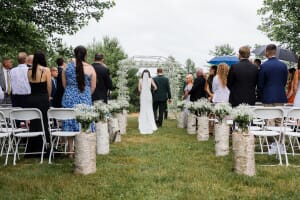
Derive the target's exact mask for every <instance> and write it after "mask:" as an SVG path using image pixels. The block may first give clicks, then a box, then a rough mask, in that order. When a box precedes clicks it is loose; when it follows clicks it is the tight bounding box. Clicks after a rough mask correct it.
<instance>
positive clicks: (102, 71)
mask: <svg viewBox="0 0 300 200" xmlns="http://www.w3.org/2000/svg"><path fill="white" fill-rule="evenodd" d="M92 65H93V67H94V69H95V71H96V74H97V84H96V89H95V91H94V93H93V95H92V101H97V100H103V101H104V102H105V103H107V98H108V91H109V90H111V89H112V81H111V78H110V76H109V69H107V68H106V67H105V66H103V65H102V64H101V63H93V64H92Z"/></svg>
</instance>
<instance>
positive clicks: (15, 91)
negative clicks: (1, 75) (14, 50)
mask: <svg viewBox="0 0 300 200" xmlns="http://www.w3.org/2000/svg"><path fill="white" fill-rule="evenodd" d="M26 58H27V55H26V53H25V52H20V53H19V54H18V63H19V65H18V66H17V67H15V68H13V69H11V70H10V77H11V89H12V106H13V107H22V108H24V107H27V106H28V105H27V103H28V102H27V100H28V96H29V95H30V93H31V88H30V85H29V82H28V75H27V73H28V67H27V65H26Z"/></svg>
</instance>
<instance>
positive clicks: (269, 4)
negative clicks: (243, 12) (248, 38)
mask: <svg viewBox="0 0 300 200" xmlns="http://www.w3.org/2000/svg"><path fill="white" fill-rule="evenodd" d="M257 12H258V14H259V15H261V20H262V21H261V25H260V26H258V29H259V30H261V31H263V32H265V33H266V34H267V36H268V37H269V38H270V39H271V40H275V41H278V42H281V43H282V44H285V45H286V46H287V48H290V49H291V50H293V51H295V52H298V53H300V43H299V41H300V23H299V20H300V1H299V0H285V1H282V0H264V1H263V7H262V8H260V9H259V10H258V11H257Z"/></svg>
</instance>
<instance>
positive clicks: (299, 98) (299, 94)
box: [294, 56, 300, 107]
mask: <svg viewBox="0 0 300 200" xmlns="http://www.w3.org/2000/svg"><path fill="white" fill-rule="evenodd" d="M299 78H300V56H299V57H298V66H297V70H296V72H295V76H294V86H295V87H294V91H295V93H296V96H295V99H294V106H297V107H300V81H299Z"/></svg>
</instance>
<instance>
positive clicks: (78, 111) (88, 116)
mask: <svg viewBox="0 0 300 200" xmlns="http://www.w3.org/2000/svg"><path fill="white" fill-rule="evenodd" d="M75 115H76V120H77V121H78V122H79V123H80V124H81V129H82V130H83V132H87V131H88V129H89V128H90V125H91V123H92V122H94V121H96V120H97V118H98V114H97V112H96V111H95V109H94V107H93V106H90V105H87V104H77V105H75Z"/></svg>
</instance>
